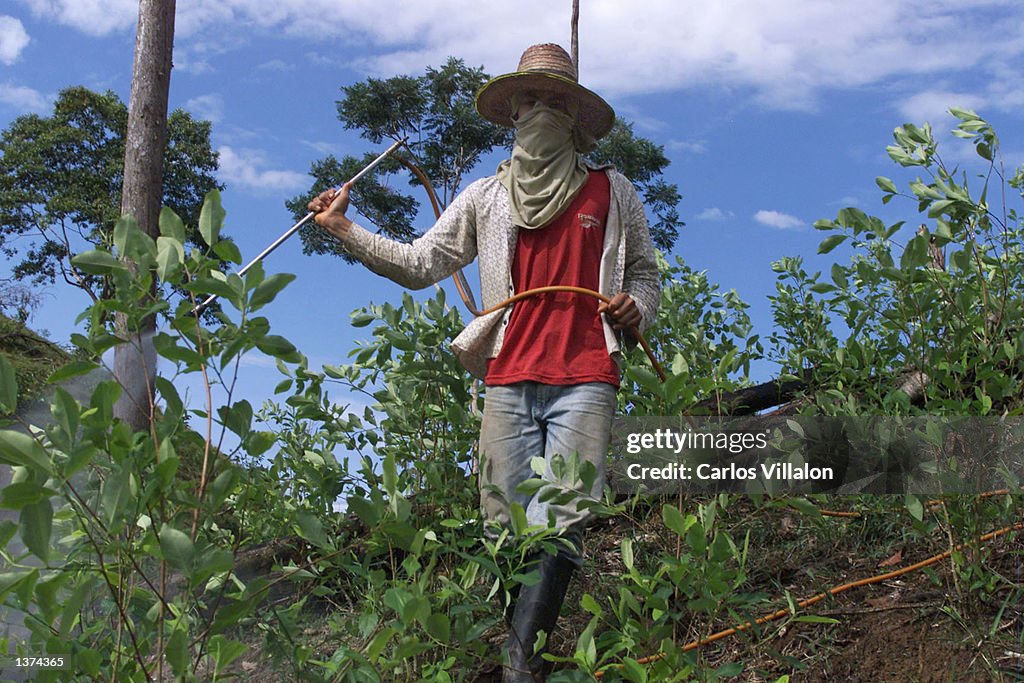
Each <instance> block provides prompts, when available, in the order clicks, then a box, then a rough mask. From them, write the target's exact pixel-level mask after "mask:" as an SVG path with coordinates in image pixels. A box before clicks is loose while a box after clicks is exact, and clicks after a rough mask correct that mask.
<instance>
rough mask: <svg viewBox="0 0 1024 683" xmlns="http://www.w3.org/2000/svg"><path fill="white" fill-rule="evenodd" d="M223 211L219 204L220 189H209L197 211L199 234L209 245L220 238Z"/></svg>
mask: <svg viewBox="0 0 1024 683" xmlns="http://www.w3.org/2000/svg"><path fill="white" fill-rule="evenodd" d="M224 216H225V211H224V209H223V207H221V204H220V191H219V190H210V192H209V193H207V195H206V200H205V201H204V202H203V208H202V210H201V211H200V212H199V234H200V235H202V237H203V241H204V242H206V243H207V244H208V245H210V246H211V247H212V246H213V245H214V244H215V243H216V242H217V240H218V239H219V238H220V229H221V227H222V226H223V225H224Z"/></svg>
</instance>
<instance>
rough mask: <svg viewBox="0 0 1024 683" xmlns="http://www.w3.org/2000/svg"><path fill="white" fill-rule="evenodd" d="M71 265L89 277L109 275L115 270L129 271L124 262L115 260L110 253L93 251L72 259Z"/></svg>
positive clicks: (77, 255) (84, 252)
mask: <svg viewBox="0 0 1024 683" xmlns="http://www.w3.org/2000/svg"><path fill="white" fill-rule="evenodd" d="M71 265H73V266H74V267H75V268H78V269H79V270H81V271H83V272H85V273H88V274H89V275H109V274H110V273H111V272H113V271H115V270H122V271H123V270H128V266H126V265H125V264H124V262H122V261H119V260H117V259H116V258H114V257H113V256H112V255H111V254H110V252H108V251H102V250H99V249H91V250H89V251H83V252H82V253H81V254H76V255H75V256H73V257H72V258H71Z"/></svg>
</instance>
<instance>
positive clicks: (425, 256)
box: [342, 181, 480, 289]
mask: <svg viewBox="0 0 1024 683" xmlns="http://www.w3.org/2000/svg"><path fill="white" fill-rule="evenodd" d="M479 190H480V184H479V181H477V182H476V183H473V184H472V185H470V186H469V187H467V188H466V189H465V191H463V192H462V193H461V194H459V196H458V197H456V198H455V200H454V201H453V202H452V203H451V204H450V205H449V206H448V208H447V209H445V210H444V212H443V213H442V214H441V218H439V219H438V221H437V223H435V224H434V226H433V227H432V228H430V230H428V231H427V232H426V233H425V234H424V235H423V236H422V237H419V238H417V239H415V240H413V241H412V242H408V243H406V242H398V241H397V240H393V239H390V238H387V237H383V236H381V235H378V234H375V233H373V232H370V231H369V230H366V229H365V228H362V227H360V226H358V225H356V224H354V223H353V225H352V228H351V229H350V230H349V232H348V235H346V236H345V238H344V239H343V240H342V243H343V244H344V245H345V248H346V249H348V251H349V253H351V254H352V255H353V256H355V257H356V258H357V259H359V260H360V261H361V262H362V263H363V264H364V265H365V266H366V267H367V268H369V269H370V270H372V271H373V272H375V273H377V274H378V275H382V276H384V277H386V278H388V279H389V280H393V281H394V282H396V283H398V284H399V285H401V286H403V287H406V288H408V289H423V288H424V287H429V286H430V285H432V284H434V283H435V282H439V281H440V280H443V279H444V278H446V277H448V276H449V275H451V274H452V273H454V272H455V271H456V270H458V269H459V268H462V267H464V266H466V265H468V264H469V263H470V262H472V261H473V259H474V258H476V252H477V246H476V215H477V210H476V206H477V196H478V195H479V193H480V192H479Z"/></svg>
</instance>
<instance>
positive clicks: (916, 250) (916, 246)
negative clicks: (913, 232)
mask: <svg viewBox="0 0 1024 683" xmlns="http://www.w3.org/2000/svg"><path fill="white" fill-rule="evenodd" d="M928 261H929V256H928V238H927V237H926V236H924V235H918V236H916V237H914V238H913V239H912V240H910V242H908V243H907V247H906V249H904V250H903V255H902V256H900V269H901V270H912V269H914V268H920V267H921V266H923V265H925V264H927V263H928Z"/></svg>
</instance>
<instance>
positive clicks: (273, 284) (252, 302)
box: [249, 273, 295, 311]
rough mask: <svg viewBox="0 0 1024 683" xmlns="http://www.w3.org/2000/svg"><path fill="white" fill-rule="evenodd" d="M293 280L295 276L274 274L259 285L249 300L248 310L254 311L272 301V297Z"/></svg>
mask: <svg viewBox="0 0 1024 683" xmlns="http://www.w3.org/2000/svg"><path fill="white" fill-rule="evenodd" d="M294 279H295V276H294V275H292V274H291V273H275V274H274V275H271V276H270V277H268V278H267V279H266V280H264V281H263V282H261V283H259V285H257V286H256V289H255V290H254V291H253V293H252V297H250V299H249V310H252V311H255V310H256V309H258V308H260V307H261V306H264V305H266V304H268V303H270V302H271V301H273V300H274V297H276V296H277V295H278V293H279V292H280V291H281V290H282V289H284V288H285V287H286V286H287V285H288V283H290V282H291V281H292V280H294Z"/></svg>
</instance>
